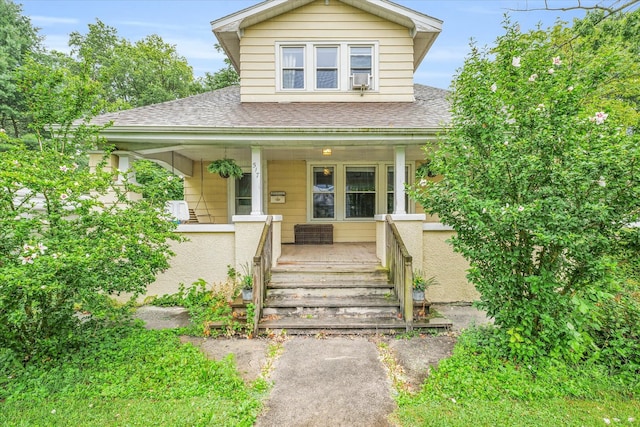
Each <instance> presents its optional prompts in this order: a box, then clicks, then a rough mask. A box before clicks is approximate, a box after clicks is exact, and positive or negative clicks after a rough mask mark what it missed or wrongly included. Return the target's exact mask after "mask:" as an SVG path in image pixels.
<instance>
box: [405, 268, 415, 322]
mask: <svg viewBox="0 0 640 427" xmlns="http://www.w3.org/2000/svg"><path fill="white" fill-rule="evenodd" d="M403 279H404V280H403V282H404V319H405V324H406V327H407V332H411V331H412V330H413V260H412V259H411V258H410V259H406V258H405V262H404V278H403Z"/></svg>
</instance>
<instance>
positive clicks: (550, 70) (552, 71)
mask: <svg viewBox="0 0 640 427" xmlns="http://www.w3.org/2000/svg"><path fill="white" fill-rule="evenodd" d="M555 72H556V70H554V69H553V68H549V71H547V73H549V74H553V73H555Z"/></svg>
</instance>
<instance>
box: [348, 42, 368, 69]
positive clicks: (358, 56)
mask: <svg viewBox="0 0 640 427" xmlns="http://www.w3.org/2000/svg"><path fill="white" fill-rule="evenodd" d="M349 51H350V52H349V64H350V66H351V67H350V68H351V74H352V75H353V74H357V73H366V74H369V75H371V74H372V68H371V66H372V64H373V49H372V47H371V46H351V47H350V48H349Z"/></svg>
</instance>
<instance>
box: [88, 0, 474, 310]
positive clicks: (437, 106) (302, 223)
mask: <svg viewBox="0 0 640 427" xmlns="http://www.w3.org/2000/svg"><path fill="white" fill-rule="evenodd" d="M211 25H212V30H213V33H214V34H215V36H216V37H217V40H218V42H219V44H220V45H221V46H222V48H223V49H224V51H225V53H226V54H227V56H228V57H229V59H230V60H231V62H232V64H233V66H234V67H235V68H236V70H237V71H238V72H239V74H240V85H239V86H232V87H227V88H224V89H220V90H217V91H213V92H209V93H205V94H201V95H196V96H192V97H189V98H185V99H180V100H176V101H171V102H165V103H161V104H156V105H150V106H146V107H142V108H137V109H133V110H128V111H122V112H118V113H111V114H105V115H102V116H99V117H98V118H97V119H96V120H94V121H95V122H97V123H106V122H108V121H113V126H111V127H110V128H108V129H107V130H105V131H104V132H103V136H104V137H105V138H106V139H107V140H108V141H110V142H111V143H113V144H115V146H116V147H117V151H116V152H114V162H115V165H116V166H117V167H118V168H120V170H122V171H125V170H127V169H128V167H129V165H130V163H131V162H132V161H133V160H135V159H138V158H146V159H151V160H154V161H156V162H158V163H160V164H162V165H164V166H165V167H166V168H168V169H170V170H172V171H174V172H175V173H176V174H180V175H182V176H184V178H185V181H184V182H185V201H186V205H187V207H188V209H189V212H190V213H191V215H190V221H188V222H186V223H184V224H181V225H179V227H178V232H180V233H183V234H185V235H186V236H187V237H188V238H189V241H188V242H187V243H182V244H179V245H177V246H176V248H175V250H176V253H177V256H176V257H175V258H174V259H173V260H172V268H171V269H170V270H169V271H167V272H166V273H164V274H163V275H161V276H160V277H159V278H158V281H157V282H156V283H155V284H154V285H153V286H152V287H151V288H150V289H149V294H163V293H170V292H175V290H176V289H177V285H178V283H180V282H183V283H186V284H189V283H191V282H193V281H195V280H197V279H198V278H204V279H205V280H206V281H208V282H210V283H216V282H220V281H223V280H224V279H225V278H226V275H227V265H232V266H236V267H239V266H241V265H245V263H249V264H254V256H255V255H257V253H256V250H257V248H258V245H259V242H260V240H261V236H262V232H263V230H264V227H265V224H266V223H267V222H269V224H270V227H269V230H270V231H269V233H270V234H269V236H270V237H269V242H270V243H269V244H270V248H271V252H270V257H271V259H270V261H269V262H268V264H269V266H267V267H264V268H266V269H270V268H271V267H274V268H275V267H277V265H278V261H279V259H280V258H281V256H282V255H283V253H285V252H287V251H290V250H291V248H292V247H294V245H295V246H296V247H297V246H299V245H302V244H310V245H309V246H308V247H305V248H304V249H305V250H307V251H313V250H317V252H316V254H317V261H318V262H319V261H321V260H322V259H321V258H322V256H324V255H321V254H323V253H327V252H332V251H334V253H340V251H341V250H344V249H345V248H348V247H349V246H348V245H349V244H350V245H356V244H357V245H364V246H358V248H362V247H365V248H370V249H371V252H372V253H373V254H374V257H375V258H376V262H377V263H378V264H379V265H381V266H382V267H386V268H390V269H391V270H392V276H393V275H396V279H393V280H395V281H396V282H397V281H400V282H403V283H396V284H395V286H396V288H394V289H393V292H392V293H393V294H394V295H395V296H396V298H397V300H396V302H397V304H399V306H400V307H399V310H400V313H399V314H398V315H397V316H396V317H403V316H405V317H406V316H408V315H409V314H410V313H409V312H407V311H406V309H404V310H405V311H403V305H404V306H408V305H409V303H410V302H411V300H410V297H408V296H407V295H406V292H405V291H406V290H405V287H406V286H405V285H406V283H407V282H410V278H411V274H412V271H404V269H405V267H402V268H400V267H399V265H400V264H401V261H399V260H398V259H396V260H393V259H392V258H393V256H396V255H394V254H392V252H394V251H395V249H394V248H395V247H394V246H391V243H390V241H391V240H392V238H391V237H389V233H390V231H389V230H396V232H397V233H399V235H400V237H401V239H400V240H401V241H400V243H399V245H400V246H398V247H399V248H400V249H402V247H404V248H405V249H406V250H407V251H408V252H409V255H410V256H411V259H410V261H411V264H410V265H411V266H410V267H409V270H422V271H424V274H425V275H426V276H428V277H431V276H433V277H434V278H435V279H437V281H438V282H439V286H434V287H432V288H430V289H429V290H428V297H429V299H430V300H431V301H434V302H468V301H472V300H474V299H475V298H476V297H477V294H476V293H475V290H474V289H473V287H472V286H470V285H469V284H468V283H467V281H466V278H465V276H466V273H465V270H466V264H465V263H464V261H463V260H462V259H461V258H460V257H459V256H458V255H456V254H454V253H452V250H451V248H450V247H449V246H448V245H447V244H446V243H445V240H446V239H447V238H448V237H450V235H451V233H452V231H451V230H450V229H449V228H448V227H446V226H444V225H442V224H440V223H439V222H438V221H437V218H431V217H427V216H426V215H425V214H424V213H423V211H422V209H421V208H420V207H419V206H417V205H416V203H414V202H412V201H411V200H410V199H409V198H408V197H407V196H406V191H405V185H406V184H412V183H413V182H414V181H415V177H416V170H417V168H418V167H419V166H420V165H421V164H422V163H424V162H425V152H424V150H423V147H424V146H429V145H433V144H434V141H435V140H436V136H437V133H438V132H439V130H440V129H442V127H443V126H445V125H446V123H447V121H448V120H449V111H448V109H449V107H448V103H447V100H446V96H447V92H446V91H444V90H441V89H436V88H432V87H427V86H423V85H417V84H414V82H413V74H414V71H415V70H416V68H417V67H418V65H419V64H420V63H421V62H422V61H423V60H424V59H425V57H426V58H427V59H428V56H427V53H428V51H429V49H430V47H431V46H432V45H433V43H434V41H435V40H436V38H437V36H438V35H439V33H440V31H441V28H442V21H440V20H438V19H436V18H433V17H430V16H427V15H424V14H421V13H418V12H416V11H413V10H410V9H408V8H406V7H403V6H400V5H397V4H394V3H392V2H390V1H386V0H269V1H265V2H262V3H259V4H257V5H255V6H253V7H250V8H247V9H244V10H241V11H239V12H237V13H234V14H231V15H229V16H226V17H223V18H220V19H218V20H215V21H213V22H212V23H211ZM221 158H230V159H234V160H235V161H236V162H237V163H238V164H239V165H240V166H241V167H242V169H243V171H244V175H243V176H242V177H241V178H239V179H233V178H231V179H224V178H221V177H220V176H218V175H216V174H212V173H209V172H208V171H207V166H208V164H209V163H211V161H213V160H216V159H221ZM396 171H402V173H399V174H398V173H396ZM392 224H393V225H392ZM327 243H330V244H331V245H326V244H327ZM394 244H395V243H394ZM341 245H342V246H341ZM345 245H346V246H345ZM403 245H404V246H403ZM352 247H353V248H354V251H355V250H360V249H356V246H352ZM367 250H368V249H367ZM365 252H366V250H365ZM347 253H348V251H347ZM306 256H309V255H308V254H307V255H306ZM310 256H311V258H313V257H314V255H313V252H311V255H310ZM329 260H331V259H330V258H329ZM343 261H345V260H343V259H335V258H334V259H333V260H332V261H329V263H330V264H331V265H329V266H327V265H326V264H325V265H324V267H323V268H325V269H331V268H333V267H335V266H336V265H338V264H340V263H341V262H343ZM354 262H355V261H354ZM355 263H357V262H355ZM352 264H353V263H352ZM254 266H256V267H255V268H258V267H257V264H254ZM400 270H402V271H400ZM255 274H257V273H256V272H254V275H255ZM269 274H271V272H269ZM398 274H399V275H400V276H398ZM269 277H271V276H269ZM398 277H399V278H398ZM407 278H408V279H407ZM256 280H262V281H264V282H265V283H266V282H267V279H264V278H263V279H261V278H260V277H258V276H256ZM254 286H255V285H254ZM266 292H267V291H266V290H265V289H258V293H259V294H260V295H259V296H254V302H256V303H257V304H259V305H261V306H263V305H265V302H264V299H265V298H268V295H267V293H266ZM387 299H388V298H387ZM407 301H408V302H407ZM261 308H262V307H261ZM405 308H406V307H405ZM259 311H260V310H259ZM311 317H312V316H311Z"/></svg>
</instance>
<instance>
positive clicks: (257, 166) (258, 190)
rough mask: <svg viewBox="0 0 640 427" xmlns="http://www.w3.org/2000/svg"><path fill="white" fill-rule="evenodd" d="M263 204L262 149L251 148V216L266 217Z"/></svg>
mask: <svg viewBox="0 0 640 427" xmlns="http://www.w3.org/2000/svg"><path fill="white" fill-rule="evenodd" d="M263 206H264V205H263V202H262V147H251V215H264V210H263Z"/></svg>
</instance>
